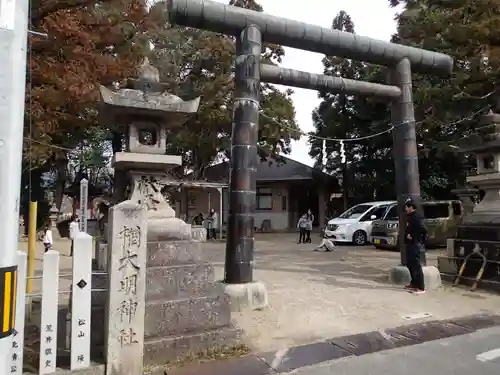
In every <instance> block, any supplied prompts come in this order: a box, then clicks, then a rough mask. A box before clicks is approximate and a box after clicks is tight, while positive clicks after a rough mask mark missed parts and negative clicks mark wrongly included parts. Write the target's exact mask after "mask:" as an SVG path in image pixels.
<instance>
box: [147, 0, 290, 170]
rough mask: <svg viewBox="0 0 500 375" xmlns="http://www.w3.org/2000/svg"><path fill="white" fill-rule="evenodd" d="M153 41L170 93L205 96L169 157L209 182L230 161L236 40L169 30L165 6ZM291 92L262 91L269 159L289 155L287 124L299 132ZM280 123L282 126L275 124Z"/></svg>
mask: <svg viewBox="0 0 500 375" xmlns="http://www.w3.org/2000/svg"><path fill="white" fill-rule="evenodd" d="M231 5H235V6H240V7H245V8H249V9H254V10H257V11H262V7H261V6H260V5H259V4H258V3H256V2H255V1H253V0H244V1H243V0H233V1H231ZM151 20H152V21H153V22H152V23H154V25H153V26H151V27H150V30H149V32H148V35H149V36H150V38H151V41H152V43H153V45H154V49H153V50H152V51H151V55H152V56H151V61H152V62H153V64H154V65H155V66H156V67H158V69H159V70H160V74H161V79H162V81H163V82H165V83H167V84H168V86H169V91H170V92H172V93H174V94H176V95H179V96H180V97H182V98H183V99H192V98H194V97H196V96H201V103H200V108H199V111H198V113H197V115H196V116H195V117H194V118H193V119H191V120H189V121H188V122H187V123H186V124H185V126H184V127H183V128H182V129H180V130H179V131H176V133H175V134H172V136H171V138H170V139H169V141H170V144H169V151H172V152H176V153H180V154H182V155H183V156H184V165H185V167H186V168H187V169H191V170H194V172H195V173H194V174H193V178H196V179H197V178H203V175H204V170H205V169H206V168H207V167H208V166H210V165H211V163H213V162H214V161H216V160H220V159H223V158H227V157H229V152H228V150H229V146H230V138H231V130H232V110H231V108H232V101H233V85H234V84H233V81H234V77H233V66H234V56H235V43H234V40H233V38H231V37H228V36H225V35H220V34H215V33H211V32H207V31H202V30H195V29H191V28H183V27H173V26H167V27H165V25H167V15H166V13H165V7H164V5H163V4H160V3H158V4H156V5H154V6H153V7H152V9H151ZM264 47H265V48H264V51H263V54H262V59H263V61H265V62H266V63H279V62H280V61H281V57H282V56H283V55H284V50H283V48H282V47H280V46H275V45H265V46H264ZM290 95H291V91H287V92H281V91H279V90H277V89H276V88H274V87H272V86H271V85H265V84H263V85H262V97H261V107H262V112H263V114H264V115H265V116H261V118H260V124H259V125H260V126H259V128H260V129H259V146H260V150H261V152H262V153H263V154H277V153H278V152H283V153H288V152H290V151H291V149H290V142H291V139H296V138H298V136H299V134H298V132H296V131H293V130H290V129H286V128H283V127H281V126H280V125H278V124H277V123H276V121H277V122H280V123H284V124H286V125H288V126H289V127H290V128H291V129H297V125H296V124H295V111H294V107H293V103H292V101H291V98H290ZM268 117H270V118H271V119H274V120H276V121H273V120H270V119H269V118H268Z"/></svg>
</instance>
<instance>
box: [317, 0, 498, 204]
mask: <svg viewBox="0 0 500 375" xmlns="http://www.w3.org/2000/svg"><path fill="white" fill-rule="evenodd" d="M390 4H391V5H392V6H397V5H403V7H404V9H403V11H402V13H401V14H399V15H398V19H397V21H398V29H397V34H396V35H394V36H393V42H397V43H401V44H405V45H412V46H415V47H418V48H424V49H429V50H434V51H438V52H442V53H446V54H449V55H451V56H452V57H453V58H454V59H455V69H454V73H453V75H452V76H451V77H450V78H447V79H443V78H440V77H433V76H427V75H421V74H414V75H413V94H414V102H415V118H416V121H417V143H418V144H419V145H421V152H420V154H419V158H420V163H419V170H420V181H421V189H422V196H424V197H425V198H428V199H446V198H452V197H453V196H452V194H451V190H452V189H453V188H455V187H457V186H461V185H463V184H464V183H465V176H466V174H467V173H468V172H470V171H471V169H473V167H472V165H473V164H474V160H473V157H471V156H470V155H462V154H457V153H453V152H450V151H451V150H450V148H449V147H445V146H446V145H450V144H451V145H453V144H454V143H455V142H456V141H457V140H458V139H460V138H462V137H463V136H466V135H468V134H470V133H471V132H472V131H474V129H475V128H476V127H477V126H478V123H479V117H480V116H478V115H475V116H472V120H465V121H462V119H463V118H466V117H468V116H471V115H473V114H475V113H477V112H478V111H481V109H485V108H486V109H487V108H488V107H494V106H495V105H496V101H497V99H498V96H497V95H498V88H499V86H498V83H499V79H500V71H499V68H500V49H499V46H500V43H499V42H500V29H499V28H498V25H500V0H480V1H472V0H464V1H460V2H459V1H444V0H411V1H410V0H408V1H398V0H392V1H390ZM332 27H334V28H337V29H340V30H344V31H347V32H354V25H352V22H350V18H349V17H348V15H347V14H345V12H340V13H339V15H337V17H336V18H335V20H334V22H333V26H332ZM323 63H324V66H325V74H330V75H340V76H342V77H344V78H354V79H359V80H364V81H370V82H379V83H383V82H384V81H385V74H386V73H385V69H383V68H380V67H375V66H370V65H367V64H360V63H356V62H353V61H352V60H349V59H337V58H332V57H325V59H324V61H323ZM320 98H321V99H322V100H323V101H322V102H321V104H320V105H319V107H318V108H317V109H316V110H315V112H314V113H313V121H314V123H315V126H316V132H315V134H316V135H320V136H326V137H330V138H354V137H363V136H367V135H369V134H374V133H377V132H379V131H383V130H385V129H387V128H388V127H389V126H390V111H389V105H388V104H389V103H387V102H384V101H381V100H380V99H377V98H361V97H358V96H350V97H348V98H347V99H346V98H343V97H342V96H341V95H331V94H325V93H322V94H321V95H320ZM327 149H328V150H327V151H328V155H330V158H329V160H328V168H329V169H330V170H331V171H333V173H337V174H338V173H339V168H338V167H339V156H338V153H337V152H338V149H339V144H338V143H334V142H328V143H327ZM347 150H348V160H349V171H350V174H351V178H350V181H351V184H350V190H351V191H353V192H354V193H355V195H356V196H357V197H363V198H364V199H372V198H373V193H374V192H376V193H377V194H376V197H377V198H394V196H395V194H394V193H395V187H394V172H393V161H392V155H391V153H392V137H391V135H390V134H387V135H384V136H379V137H376V138H371V139H370V140H367V141H361V142H356V143H355V144H352V145H351V146H350V147H348V148H347ZM311 156H312V157H314V158H315V159H316V161H317V163H322V159H321V157H322V156H321V142H318V141H314V142H312V147H311Z"/></svg>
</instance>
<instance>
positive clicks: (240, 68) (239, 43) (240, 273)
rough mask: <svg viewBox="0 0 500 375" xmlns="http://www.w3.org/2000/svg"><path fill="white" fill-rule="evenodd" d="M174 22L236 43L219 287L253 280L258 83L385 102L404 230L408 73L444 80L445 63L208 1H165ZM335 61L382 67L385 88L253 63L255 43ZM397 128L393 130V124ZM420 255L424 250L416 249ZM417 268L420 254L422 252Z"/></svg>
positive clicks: (410, 174) (412, 168) (409, 185)
mask: <svg viewBox="0 0 500 375" xmlns="http://www.w3.org/2000/svg"><path fill="white" fill-rule="evenodd" d="M168 12H169V17H170V21H171V22H172V23H174V24H178V25H182V26H188V27H193V28H197V29H204V30H209V31H213V32H217V33H223V34H227V35H231V36H234V37H235V38H236V53H237V56H236V72H235V95H234V96H235V99H234V106H233V131H232V138H231V169H230V178H229V190H230V192H229V197H230V198H229V215H228V237H227V244H226V262H225V282H226V283H228V284H249V283H252V282H253V252H254V219H253V213H254V209H255V199H256V198H255V174H256V169H257V163H258V157H257V137H258V123H259V97H260V83H261V82H268V83H274V84H281V85H288V86H294V87H301V88H307V89H314V90H329V91H331V92H343V93H348V94H358V95H375V96H380V97H386V98H388V99H390V100H391V101H392V108H391V120H392V123H393V124H394V125H396V127H395V128H394V130H393V141H394V143H393V153H394V154H393V158H394V163H395V171H396V190H397V198H398V207H399V225H400V228H404V223H405V215H404V204H405V201H406V200H407V199H408V198H410V199H412V200H413V201H414V202H415V203H416V204H417V205H420V200H421V198H420V181H419V172H418V156H417V144H416V132H415V115H414V109H413V95H412V80H411V72H412V69H413V71H416V72H421V73H432V74H435V75H440V76H444V77H446V76H449V75H450V74H451V72H452V69H453V59H452V58H451V57H450V56H448V55H444V54H441V53H437V52H431V51H426V50H423V49H419V48H413V47H408V46H403V45H400V44H394V43H389V42H383V41H379V40H375V39H371V38H368V37H362V36H359V35H354V34H351V33H346V32H341V31H338V30H332V29H327V28H323V27H319V26H315V25H310V24H306V23H303V22H298V21H293V20H289V19H285V18H281V17H274V16H271V15H268V14H265V13H260V12H256V11H252V10H248V9H243V8H239V7H235V6H230V5H225V4H222V3H217V2H214V1H209V0H168ZM263 42H268V43H274V44H280V45H283V46H288V47H293V48H298V49H302V50H305V51H311V52H317V53H322V54H325V55H328V56H339V57H344V58H351V59H355V60H359V61H364V62H368V63H372V64H378V65H383V66H386V67H388V68H389V70H390V74H389V76H390V83H391V85H382V84H376V83H369V82H361V81H355V80H349V79H342V78H336V77H329V76H326V75H321V74H312V73H307V72H301V71H296V70H291V69H284V68H280V67H277V66H271V65H264V64H261V62H260V56H261V51H262V43H263ZM398 125H399V126H398ZM403 232H404V231H400V234H399V244H400V246H401V262H402V264H405V249H404V233H403ZM424 251H425V250H424ZM422 259H423V262H424V264H425V253H424V254H422Z"/></svg>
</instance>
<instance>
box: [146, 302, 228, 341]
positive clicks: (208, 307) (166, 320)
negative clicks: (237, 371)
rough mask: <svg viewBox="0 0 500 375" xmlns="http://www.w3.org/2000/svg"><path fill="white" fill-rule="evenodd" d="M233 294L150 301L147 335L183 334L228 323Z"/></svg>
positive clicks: (153, 336)
mask: <svg viewBox="0 0 500 375" xmlns="http://www.w3.org/2000/svg"><path fill="white" fill-rule="evenodd" d="M229 303H230V301H229V297H228V296H227V295H225V294H221V295H212V296H207V297H197V298H187V299H177V300H172V301H168V302H153V303H151V302H149V303H147V304H146V318H145V325H144V335H145V337H146V338H155V337H157V338H158V337H165V336H172V335H180V334H186V333H192V332H198V331H204V330H211V329H216V328H220V327H224V326H228V325H229V324H230V322H231V312H230V306H229Z"/></svg>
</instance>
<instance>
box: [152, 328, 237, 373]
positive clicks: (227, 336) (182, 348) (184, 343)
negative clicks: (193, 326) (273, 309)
mask: <svg viewBox="0 0 500 375" xmlns="http://www.w3.org/2000/svg"><path fill="white" fill-rule="evenodd" d="M240 344H241V330H239V329H237V328H233V327H224V328H219V329H215V330H210V331H204V332H200V333H195V334H191V335H182V336H170V337H166V338H162V339H147V340H145V342H144V364H145V365H159V364H165V363H166V362H169V361H175V360H180V359H182V358H185V357H188V356H190V355H194V354H198V353H203V352H206V351H207V350H209V349H212V350H213V349H215V348H232V347H235V346H238V345H240Z"/></svg>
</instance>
